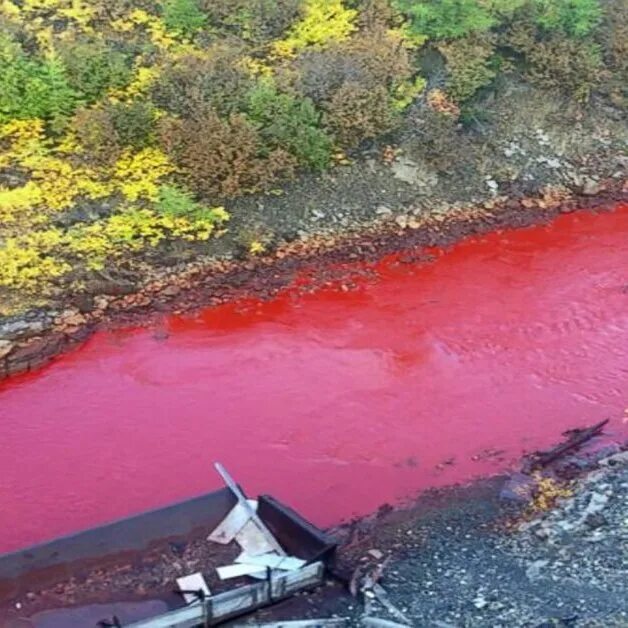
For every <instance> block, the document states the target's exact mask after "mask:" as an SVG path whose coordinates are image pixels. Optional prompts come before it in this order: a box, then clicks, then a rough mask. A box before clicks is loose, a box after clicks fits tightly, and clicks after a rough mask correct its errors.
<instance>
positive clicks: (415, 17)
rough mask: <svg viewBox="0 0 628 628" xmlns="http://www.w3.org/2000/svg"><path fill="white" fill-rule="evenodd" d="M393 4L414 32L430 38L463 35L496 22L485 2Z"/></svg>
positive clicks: (399, 1) (457, 0) (452, 0)
mask: <svg viewBox="0 0 628 628" xmlns="http://www.w3.org/2000/svg"><path fill="white" fill-rule="evenodd" d="M395 5H396V7H397V8H398V9H399V10H400V11H402V12H403V13H404V14H405V15H407V16H408V18H409V19H410V26H411V28H412V30H413V31H414V32H415V33H417V34H419V35H426V36H428V37H431V38H434V39H449V38H455V37H464V36H465V35H468V34H469V33H473V32H481V31H486V30H488V29H490V28H491V27H492V26H494V25H495V23H496V19H495V17H494V16H493V15H492V14H491V11H490V10H489V7H488V5H487V4H486V3H481V2H479V1H478V0H425V1H420V0H419V1H417V0H396V1H395Z"/></svg>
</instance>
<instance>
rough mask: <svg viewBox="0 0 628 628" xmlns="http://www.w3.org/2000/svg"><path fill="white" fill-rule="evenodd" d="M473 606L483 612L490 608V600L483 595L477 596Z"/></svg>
mask: <svg viewBox="0 0 628 628" xmlns="http://www.w3.org/2000/svg"><path fill="white" fill-rule="evenodd" d="M473 606H475V608H477V609H478V610H482V609H483V608H486V607H487V606H488V600H487V599H486V598H485V597H484V596H483V595H482V594H479V595H476V596H475V598H474V599H473Z"/></svg>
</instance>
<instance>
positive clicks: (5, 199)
mask: <svg viewBox="0 0 628 628" xmlns="http://www.w3.org/2000/svg"><path fill="white" fill-rule="evenodd" d="M43 200H44V199H43V195H42V191H41V188H40V187H39V185H37V184H36V183H34V182H33V181H29V182H28V183H26V185H23V186H21V187H17V188H13V189H10V190H9V189H7V188H3V187H1V186H0V222H2V223H3V225H8V224H10V223H14V222H16V221H17V220H18V219H19V214H20V213H21V212H25V211H27V210H29V209H31V208H32V207H35V206H37V205H39V204H40V203H41V202H42V201H43Z"/></svg>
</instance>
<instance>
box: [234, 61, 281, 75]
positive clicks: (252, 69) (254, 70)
mask: <svg viewBox="0 0 628 628" xmlns="http://www.w3.org/2000/svg"><path fill="white" fill-rule="evenodd" d="M239 64H240V66H241V67H242V68H243V69H244V71H245V72H248V73H249V74H250V75H251V76H258V77H263V78H270V77H271V76H272V75H273V74H274V71H273V68H272V67H271V66H270V65H267V64H266V63H264V62H263V61H261V60H260V59H255V58H253V57H249V56H244V57H242V59H240V61H239Z"/></svg>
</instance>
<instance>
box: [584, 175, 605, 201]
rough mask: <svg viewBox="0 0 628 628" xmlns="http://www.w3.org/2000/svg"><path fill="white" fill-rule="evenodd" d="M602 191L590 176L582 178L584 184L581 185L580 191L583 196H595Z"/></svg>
mask: <svg viewBox="0 0 628 628" xmlns="http://www.w3.org/2000/svg"><path fill="white" fill-rule="evenodd" d="M601 191H602V186H601V185H600V183H599V182H598V181H596V180H595V179H592V178H591V177H587V178H586V179H585V180H584V184H583V185H582V193H583V194H584V195H585V196H595V195H596V194H599V193H600V192H601Z"/></svg>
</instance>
